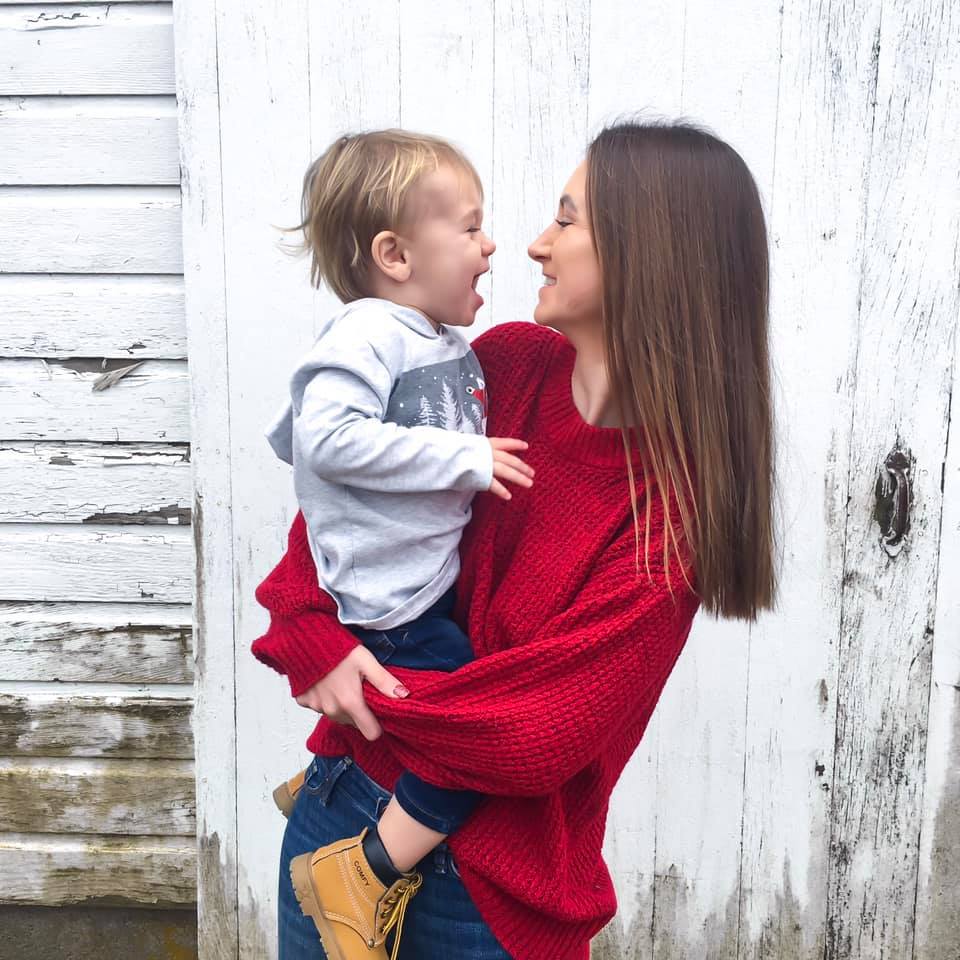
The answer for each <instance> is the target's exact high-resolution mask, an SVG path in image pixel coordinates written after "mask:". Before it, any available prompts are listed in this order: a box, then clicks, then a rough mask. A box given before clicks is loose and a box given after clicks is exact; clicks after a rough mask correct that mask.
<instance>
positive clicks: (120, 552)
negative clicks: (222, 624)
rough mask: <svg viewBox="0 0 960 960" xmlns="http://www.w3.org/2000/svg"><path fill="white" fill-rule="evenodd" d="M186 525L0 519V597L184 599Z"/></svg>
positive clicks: (188, 587) (189, 544)
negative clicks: (2, 521)
mask: <svg viewBox="0 0 960 960" xmlns="http://www.w3.org/2000/svg"><path fill="white" fill-rule="evenodd" d="M192 583H193V540H192V537H191V531H190V530H189V529H188V528H187V527H180V526H168V527H162V528H160V527H141V528H139V529H136V528H129V527H110V526H100V525H93V524H90V525H87V526H83V527H76V526H67V525H64V526H59V525H54V524H50V525H40V524H37V525H34V524H29V525H28V524H4V525H0V600H45V601H58V600H84V601H88V600H92V601H98V600H106V601H111V602H141V601H147V602H150V603H189V602H190V601H191V599H192V592H193V591H192Z"/></svg>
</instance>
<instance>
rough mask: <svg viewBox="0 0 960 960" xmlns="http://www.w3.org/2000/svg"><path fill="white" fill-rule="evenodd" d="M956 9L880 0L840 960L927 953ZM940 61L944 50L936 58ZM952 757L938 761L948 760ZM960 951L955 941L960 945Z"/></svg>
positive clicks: (952, 274)
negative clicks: (899, 490)
mask: <svg viewBox="0 0 960 960" xmlns="http://www.w3.org/2000/svg"><path fill="white" fill-rule="evenodd" d="M958 27H960V23H958V21H957V18H956V16H955V12H954V13H951V12H950V10H949V8H948V7H947V6H944V5H943V4H941V3H939V2H932V0H927V2H921V3H914V2H908V0H892V2H888V3H885V4H884V7H883V16H882V18H881V22H880V29H879V32H878V34H877V36H876V45H875V56H876V58H877V84H876V93H875V97H876V104H877V106H876V115H875V118H874V124H873V146H872V150H871V163H870V170H869V179H868V182H867V197H866V222H865V229H864V239H865V245H864V251H865V253H864V259H863V263H862V278H861V292H860V311H859V344H858V350H857V355H856V365H855V368H854V378H855V379H854V390H853V416H852V442H851V447H850V458H849V463H848V468H847V469H848V473H849V476H850V478H851V483H850V489H849V496H850V498H851V499H850V502H849V506H848V512H847V524H846V536H845V554H844V580H843V618H842V623H841V632H840V639H839V655H840V672H839V677H838V699H837V706H838V709H837V731H836V738H837V746H836V754H835V760H834V768H833V778H832V780H833V791H832V796H833V810H832V814H833V816H832V830H831V837H830V846H831V856H830V875H829V879H828V922H827V935H828V939H827V951H826V956H827V957H828V958H833V957H838V958H847V957H864V958H874V957H876V958H879V957H896V956H911V955H913V954H914V952H915V944H914V918H913V910H914V903H915V898H916V894H917V873H918V869H919V837H920V829H921V821H922V810H923V783H924V760H925V752H926V737H927V722H928V710H929V702H930V685H931V669H932V652H933V639H934V617H935V608H936V583H937V568H938V540H939V536H940V525H941V515H942V505H943V491H942V489H941V482H942V467H943V463H944V457H945V451H946V441H947V429H948V422H947V417H948V411H949V402H950V388H951V384H952V366H953V357H952V356H951V355H950V352H951V351H950V350H949V349H948V348H947V345H948V344H950V343H951V342H955V331H956V324H957V316H958V313H960V299H958V291H957V282H956V280H957V273H958V269H960V260H958V250H957V236H958V233H960V209H958V203H957V196H958V194H957V175H956V162H955V158H956V144H957V134H956V129H955V124H954V123H953V121H952V114H951V110H952V106H951V105H952V104H953V103H954V102H955V99H956V97H957V95H958V93H960V87H958V83H960V70H958V68H960V59H958V55H957V39H958V34H957V30H958ZM941 57H942V59H941ZM894 449H898V450H900V451H902V452H903V453H904V455H905V456H906V457H907V458H908V459H909V461H910V475H911V482H912V505H911V508H910V515H909V520H910V527H909V530H908V532H907V534H906V537H905V539H904V542H902V543H901V544H900V545H899V546H897V547H893V548H891V547H887V546H885V544H884V543H883V540H882V534H883V532H884V531H883V530H882V529H881V527H880V524H879V522H878V520H879V517H880V515H881V514H880V510H879V504H878V499H879V498H878V491H877V482H878V480H879V479H881V478H883V479H884V480H887V479H889V476H888V474H887V473H886V471H885V469H884V466H883V464H884V459H885V458H886V456H887V455H888V454H889V453H890V452H891V450H894ZM942 759H943V758H942V757H941V759H940V761H939V762H942ZM954 946H955V944H954Z"/></svg>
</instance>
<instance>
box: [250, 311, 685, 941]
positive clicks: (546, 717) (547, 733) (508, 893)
mask: <svg viewBox="0 0 960 960" xmlns="http://www.w3.org/2000/svg"><path fill="white" fill-rule="evenodd" d="M474 349H475V351H476V353H477V355H478V357H479V359H480V362H481V364H482V365H483V368H484V373H485V379H486V383H487V390H488V394H489V425H488V433H489V435H490V436H499V437H520V438H521V439H524V440H527V441H528V442H529V444H530V448H529V451H528V453H527V454H526V455H525V458H526V460H527V462H528V463H529V464H530V465H531V466H532V467H534V469H535V470H536V478H535V481H534V485H533V487H532V488H531V489H530V490H525V489H522V488H517V487H514V488H513V500H512V501H509V502H505V501H502V500H500V499H499V498H497V497H494V496H493V495H491V494H481V495H480V496H478V497H477V498H476V499H475V500H474V506H473V511H474V512H473V519H472V520H471V523H470V525H469V526H468V527H467V529H466V532H465V535H464V538H463V540H462V544H461V556H462V560H463V564H462V572H461V575H460V581H459V585H458V593H459V602H458V606H457V612H456V617H457V620H458V621H459V622H460V624H461V626H463V627H464V628H465V629H466V631H467V633H468V635H469V636H470V638H471V641H472V643H473V647H474V650H475V652H476V655H477V659H476V660H475V661H474V662H472V663H469V664H467V665H466V666H464V667H462V668H461V669H459V670H457V671H455V672H454V673H449V674H445V673H437V672H432V671H417V670H405V669H401V668H393V669H392V670H391V672H392V673H394V674H395V676H397V677H398V678H399V679H400V680H402V681H403V682H404V683H405V684H406V685H407V686H408V687H409V688H410V690H411V694H410V696H409V697H408V698H406V699H404V700H391V699H389V698H387V697H385V696H383V695H381V694H380V693H378V692H377V691H376V690H374V689H373V688H372V687H370V686H369V685H367V686H366V687H365V691H366V694H367V702H368V703H369V705H370V707H371V709H372V710H373V711H374V713H375V714H376V715H377V717H378V718H379V720H380V722H381V724H382V726H383V729H384V735H383V736H382V737H381V738H380V739H378V740H376V741H374V742H368V741H367V740H365V739H364V738H363V736H362V735H361V734H360V733H359V732H358V731H357V730H355V729H354V728H352V727H345V726H338V725H336V724H333V723H331V722H330V721H328V720H326V719H325V718H321V720H320V722H319V724H318V725H317V727H316V729H315V730H314V732H313V734H312V735H311V737H310V739H309V740H308V741H307V747H308V749H309V750H310V751H311V752H313V753H318V754H321V755H336V754H341V753H350V754H352V755H353V756H354V758H355V759H356V761H357V762H358V764H359V765H360V766H361V767H362V769H363V770H365V771H366V772H367V773H368V774H369V775H370V776H371V777H373V779H374V780H376V781H377V782H378V783H380V784H382V785H383V786H384V788H386V789H391V788H392V787H393V784H394V781H395V780H396V778H397V776H398V775H399V774H400V772H401V770H402V769H403V768H408V769H410V770H413V771H414V772H415V773H416V774H418V775H420V776H422V777H423V778H424V779H426V780H428V781H429V782H432V783H436V784H438V785H440V786H447V787H461V788H472V789H475V790H479V791H481V792H483V793H484V794H487V795H488V796H487V798H486V799H485V800H484V801H483V802H482V803H481V805H480V806H479V808H478V809H477V811H476V812H475V813H474V815H473V816H472V817H471V819H470V820H469V821H468V822H467V823H466V824H465V825H464V826H463V827H462V828H461V829H460V830H459V831H458V832H456V833H455V834H453V835H452V836H451V837H450V841H449V843H450V846H451V849H452V850H453V852H454V855H455V856H456V859H457V863H458V865H459V867H460V872H461V874H462V877H463V881H464V884H465V885H466V888H467V890H468V891H469V893H470V895H471V896H472V897H473V899H474V901H475V902H476V904H477V907H478V909H479V910H480V913H481V915H482V916H483V917H484V919H485V920H486V921H487V923H489V925H490V927H491V929H492V930H493V932H494V934H495V935H496V937H497V938H498V939H499V940H500V942H501V943H502V944H503V946H504V947H505V949H506V950H507V951H508V952H509V953H510V954H511V955H512V956H514V957H516V958H517V960H547V958H550V960H584V958H587V957H588V956H589V941H590V938H591V937H592V936H593V935H594V934H595V933H596V932H597V931H598V930H599V929H600V928H601V927H603V926H604V925H605V924H606V923H607V922H608V921H609V920H610V919H611V918H612V917H613V915H614V914H615V912H616V905H617V904H616V897H615V894H614V889H613V885H612V883H611V879H610V875H609V873H608V871H607V868H606V866H605V864H604V862H603V859H602V857H601V844H602V842H603V835H604V826H605V821H606V817H607V807H608V803H609V799H610V793H611V791H612V790H613V787H614V785H615V784H616V782H617V779H618V777H619V776H620V773H621V771H622V770H623V767H624V766H625V764H626V763H627V761H628V760H629V758H630V756H631V754H632V753H633V752H634V750H635V749H636V747H637V744H638V743H639V742H640V738H641V736H642V735H643V731H644V729H645V728H646V726H647V722H648V720H649V719H650V715H651V713H652V711H653V708H654V706H655V705H656V703H657V699H658V697H659V695H660V691H661V689H662V688H663V685H664V683H665V681H666V679H667V677H668V676H669V674H670V671H671V670H672V668H673V665H674V663H675V662H676V659H677V657H678V656H679V654H680V651H681V650H682V648H683V646H684V643H685V641H686V638H687V635H688V633H689V630H690V625H691V622H692V620H693V617H694V614H695V612H696V610H697V607H698V603H699V601H698V599H697V597H696V596H695V595H694V594H693V593H692V592H691V591H690V590H689V589H688V588H687V587H686V584H685V583H684V580H683V577H682V575H681V572H680V569H679V566H678V565H677V564H676V563H674V564H673V565H672V567H671V584H672V587H673V592H674V595H673V596H671V593H670V592H669V591H668V588H667V584H666V580H665V572H664V568H663V564H662V562H661V557H662V547H663V537H664V523H663V512H662V510H661V508H660V497H659V495H655V496H654V497H653V498H652V504H651V506H652V519H651V524H650V530H649V534H650V570H651V574H652V580H651V579H650V578H648V577H647V574H646V568H645V566H644V562H643V557H642V549H643V531H641V559H640V573H639V575H638V573H637V570H636V565H635V542H634V528H633V515H632V511H631V508H630V497H629V487H628V485H627V471H626V463H625V455H624V449H623V443H622V440H621V435H620V432H619V431H618V430H611V429H603V428H598V427H593V426H590V425H589V424H587V423H585V422H584V421H583V419H582V418H581V417H580V414H579V413H578V411H577V409H576V407H575V406H574V404H573V399H572V396H571V389H570V376H571V373H572V370H573V363H574V358H575V352H574V350H573V348H572V347H571V345H570V343H569V342H568V341H567V340H566V339H565V338H564V337H562V336H561V335H560V334H557V333H555V332H553V331H551V330H548V329H545V328H541V327H537V326H535V325H533V324H529V323H510V324H503V325H501V326H497V327H494V328H493V329H492V330H490V331H488V332H487V333H485V334H484V335H482V336H481V337H479V338H478V339H477V340H476V341H475V342H474ZM635 463H636V464H637V468H638V472H637V483H638V486H639V485H641V484H642V472H641V471H640V470H639V463H640V461H639V454H638V453H637V454H635ZM638 498H639V511H640V518H641V524H642V522H643V517H644V509H645V502H644V491H643V490H642V488H640V489H638ZM688 577H689V578H690V580H691V582H694V583H695V580H694V577H693V574H692V571H691V569H690V568H689V566H688ZM257 599H258V600H259V602H260V603H261V604H263V606H265V607H266V608H267V609H268V610H269V611H270V627H269V630H268V631H267V633H266V634H265V635H264V636H262V637H260V638H259V639H258V640H256V642H255V643H254V644H253V652H254V655H255V656H257V657H258V658H259V659H260V660H261V661H263V662H264V663H266V664H268V665H269V666H271V667H273V668H274V669H276V670H278V671H280V672H281V673H284V674H286V676H287V677H288V679H289V681H290V688H291V690H292V692H293V695H294V696H296V695H297V694H299V693H302V692H303V691H304V690H306V689H308V688H309V687H310V686H312V685H313V684H314V683H315V682H316V681H317V680H319V679H320V678H321V677H323V676H325V675H326V674H327V673H328V672H329V671H330V670H331V669H332V668H333V667H334V666H336V665H337V664H338V663H339V662H340V661H341V660H342V659H343V657H344V656H346V654H348V653H349V652H350V651H351V650H352V649H353V647H354V646H355V645H356V643H357V641H356V640H355V638H354V637H353V635H352V634H350V633H349V632H348V631H347V630H346V629H345V628H344V627H343V626H341V625H340V623H339V622H338V621H337V618H336V607H335V605H334V603H333V601H332V599H331V598H330V597H329V596H327V595H326V594H325V593H323V592H322V591H321V590H320V589H319V588H318V586H317V579H316V571H315V568H314V565H313V562H312V559H311V556H310V550H309V546H308V543H307V538H306V529H305V525H304V521H303V517H302V515H299V514H298V515H297V518H296V520H295V521H294V524H293V527H292V529H291V531H290V538H289V544H288V548H287V553H286V555H285V556H284V557H283V559H282V560H281V561H280V563H279V564H278V566H277V567H276V568H275V569H274V570H273V571H272V572H271V573H270V575H269V576H268V577H267V579H266V580H264V582H263V583H262V584H261V585H260V587H259V588H258V590H257ZM634 802H636V803H649V802H650V799H649V798H648V797H636V798H634Z"/></svg>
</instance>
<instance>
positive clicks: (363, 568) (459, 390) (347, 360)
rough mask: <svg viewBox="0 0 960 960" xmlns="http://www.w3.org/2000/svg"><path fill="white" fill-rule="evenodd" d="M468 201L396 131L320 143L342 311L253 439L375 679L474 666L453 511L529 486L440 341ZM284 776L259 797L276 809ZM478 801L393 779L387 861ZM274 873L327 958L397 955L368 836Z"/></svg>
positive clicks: (478, 222) (321, 225) (463, 316)
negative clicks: (388, 944)
mask: <svg viewBox="0 0 960 960" xmlns="http://www.w3.org/2000/svg"><path fill="white" fill-rule="evenodd" d="M482 202H483V195H482V187H481V184H480V180H479V177H478V176H477V173H476V171H475V169H474V168H473V166H472V165H471V164H470V162H469V161H468V160H467V159H466V157H464V156H463V155H462V154H461V153H460V151H458V150H457V149H456V148H454V147H453V146H452V145H450V144H449V143H447V142H445V141H443V140H440V139H437V138H434V137H428V136H420V135H414V134H410V133H406V132H403V131H399V130H384V131H378V132H372V133H364V134H358V135H355V136H344V137H341V138H339V139H338V140H337V141H336V142H335V143H333V144H332V145H331V146H330V147H329V148H328V149H327V151H326V152H325V153H324V154H323V155H322V156H320V157H319V158H318V159H317V160H316V161H315V162H314V163H313V164H312V165H311V167H310V168H309V170H308V171H307V174H306V177H305V178H304V188H303V223H302V224H301V228H302V229H303V232H304V237H305V239H306V245H307V247H308V248H309V250H310V253H311V257H312V265H311V280H312V282H313V283H314V284H315V285H319V284H320V282H321V281H322V282H325V283H326V284H327V285H328V286H329V287H330V288H331V289H332V290H333V291H334V292H335V293H336V294H337V295H338V296H339V297H340V299H341V300H342V301H343V302H344V306H343V308H342V309H340V310H338V311H337V312H335V313H334V314H333V316H331V317H330V318H329V319H328V320H327V321H326V322H325V323H324V325H323V327H322V329H321V330H320V333H319V335H318V337H317V339H316V342H315V344H314V346H313V348H312V349H311V350H310V352H309V353H308V354H307V356H306V357H305V358H304V359H303V360H302V362H301V363H300V364H299V366H298V367H297V369H296V371H295V373H294V374H293V377H292V380H291V386H290V402H289V403H288V404H287V405H286V406H285V407H284V409H283V410H282V412H281V413H280V414H279V416H278V417H277V419H276V420H275V421H274V422H273V424H272V425H271V426H270V427H269V429H268V431H267V437H268V439H269V441H270V444H271V446H272V447H273V449H274V451H275V452H276V454H277V455H278V456H279V457H280V458H281V459H282V460H284V461H286V462H287V463H290V464H292V465H293V481H294V487H295V490H296V495H297V500H298V502H299V504H300V508H301V510H302V512H303V515H304V519H305V521H306V526H307V530H308V534H309V541H310V548H311V551H312V553H313V558H314V562H315V564H316V567H317V574H318V576H319V579H320V583H321V585H322V586H323V587H324V589H325V590H326V591H327V592H328V593H329V594H330V595H331V597H333V598H334V600H335V601H336V603H337V608H338V612H339V618H340V620H341V622H342V623H343V624H344V625H345V626H347V627H348V628H349V629H350V630H352V631H353V632H354V633H355V635H356V636H357V637H358V639H359V640H360V641H361V642H362V643H363V644H364V645H365V646H366V647H367V648H368V649H370V650H371V651H372V652H373V653H374V655H375V656H376V657H377V659H378V660H379V661H380V662H381V663H389V664H392V665H394V666H403V667H413V668H421V669H433V670H454V669H456V668H457V667H459V666H462V665H463V664H465V663H467V662H469V661H470V660H471V659H473V651H472V648H471V646H470V642H469V639H468V638H467V637H466V636H465V635H464V634H463V632H462V631H461V630H460V629H459V627H458V626H457V625H456V623H455V622H454V621H453V619H452V612H453V604H454V584H455V583H456V579H457V576H458V574H459V571H460V562H459V554H458V545H459V541H460V535H461V532H462V530H463V527H464V526H465V525H466V524H467V522H468V521H469V519H470V503H471V500H472V498H473V495H474V494H475V493H476V492H479V491H490V492H492V493H494V494H496V495H498V496H501V497H504V498H505V499H509V498H510V494H509V492H508V490H507V488H506V487H505V486H504V482H512V483H518V484H522V485H524V486H530V485H531V483H532V479H531V478H532V476H533V471H532V470H531V469H530V467H528V466H527V465H526V464H525V463H524V462H523V461H522V460H521V459H519V458H518V457H517V456H516V455H515V454H514V453H513V452H511V451H522V450H523V449H525V448H526V444H525V443H523V442H522V441H520V440H515V439H509V438H489V439H488V438H487V437H486V436H485V435H484V433H485V428H486V396H485V393H484V380H483V372H482V370H481V369H480V365H479V363H478V361H477V358H476V356H475V354H474V352H473V351H472V350H471V348H470V346H469V344H468V343H467V341H466V339H465V338H464V336H463V335H462V334H461V333H460V331H459V329H458V328H459V327H467V326H470V324H472V323H473V321H474V319H475V317H476V313H477V310H478V309H479V308H480V307H481V306H482V304H483V299H482V298H481V297H480V296H479V294H478V293H477V291H476V286H477V280H478V279H479V277H480V276H481V275H482V274H484V273H486V272H487V270H489V257H490V256H491V255H492V253H493V252H494V249H495V246H494V243H493V241H492V240H490V239H489V237H487V236H486V235H485V234H484V233H483V230H482V218H483V210H482ZM303 777H304V774H303V773H301V774H298V775H297V777H294V778H293V779H292V780H290V781H289V782H288V783H287V784H283V785H281V786H280V787H278V788H277V790H276V791H275V792H274V797H275V799H276V800H277V803H278V805H279V806H280V807H281V809H282V810H284V812H285V813H288V814H289V812H290V810H292V807H293V803H294V798H295V796H296V793H297V792H298V790H299V789H300V787H301V786H302V784H303ZM478 799H479V796H478V795H477V794H476V793H473V792H471V791H465V790H444V789H441V788H439V787H436V786H433V785H431V784H428V783H426V782H424V781H422V780H420V779H419V778H418V777H416V776H415V775H414V774H412V773H411V772H410V771H406V772H404V773H403V774H402V775H401V777H400V778H399V780H398V781H397V785H396V789H395V792H394V796H393V797H392V798H391V800H390V803H389V805H388V806H387V808H386V810H385V811H384V814H383V820H386V819H387V818H388V817H389V818H391V822H392V823H394V824H397V823H401V824H402V826H403V830H404V836H405V837H409V840H410V845H409V846H408V847H406V848H405V849H407V850H408V851H409V849H411V848H412V849H415V850H418V851H419V852H420V856H425V855H426V854H427V853H428V852H429V851H430V850H431V849H433V847H434V846H436V845H437V844H438V843H439V842H440V841H441V840H442V839H443V838H444V837H445V836H446V835H447V834H449V833H451V832H453V831H454V830H456V829H457V828H458V827H459V826H460V825H461V824H462V823H463V822H464V820H465V819H466V817H467V816H469V814H470V813H471V812H472V810H473V808H474V806H475V805H476V803H477V801H478ZM407 831H409V834H408V833H407ZM417 859H419V857H418V858H417ZM414 862H416V861H414ZM290 872H291V880H292V882H293V886H294V889H295V891H296V894H297V898H298V900H299V902H300V905H301V907H302V908H303V910H304V913H306V914H309V915H310V916H311V917H312V918H313V920H314V922H315V923H316V926H317V929H318V930H319V932H320V935H321V939H322V940H323V944H324V950H325V952H326V953H327V955H328V958H329V960H356V958H374V960H379V958H383V960H385V958H386V949H385V947H384V941H385V938H386V935H387V933H388V932H389V931H390V930H391V929H394V928H395V934H394V944H393V955H394V956H396V952H397V949H398V946H399V934H400V929H401V926H402V919H403V912H404V910H405V908H406V904H407V902H409V899H410V897H411V896H413V895H414V894H415V893H416V891H417V889H419V886H420V884H421V882H422V878H421V876H420V874H419V873H418V872H417V871H416V870H399V869H397V867H396V865H395V864H394V862H393V859H392V857H391V851H390V850H389V849H387V847H386V846H385V845H384V843H383V840H382V839H381V837H380V834H379V833H378V831H377V829H376V828H373V829H370V830H364V831H363V833H361V834H360V835H359V836H358V837H349V838H344V839H343V840H341V841H338V842H337V843H334V844H329V845H327V846H325V847H321V848H320V849H319V850H317V851H315V852H314V853H312V854H309V853H308V854H303V855H302V856H299V857H296V858H294V860H293V861H292V863H291V868H290ZM360 931H363V932H362V933H361V932H360Z"/></svg>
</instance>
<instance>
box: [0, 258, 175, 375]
mask: <svg viewBox="0 0 960 960" xmlns="http://www.w3.org/2000/svg"><path fill="white" fill-rule="evenodd" d="M0 316H2V317H3V339H2V341H0V357H43V358H45V359H51V358H54V357H62V358H66V357H118V358H127V359H130V358H132V359H133V360H137V359H140V358H150V359H154V360H183V359H185V358H186V356H187V329H186V326H187V325H186V318H185V316H184V306H183V277H180V276H154V277H138V276H111V277H107V276H71V275H67V276H46V275H44V276H31V275H29V274H26V275H25V274H2V273H0ZM131 362H132V360H131Z"/></svg>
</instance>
